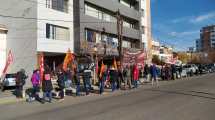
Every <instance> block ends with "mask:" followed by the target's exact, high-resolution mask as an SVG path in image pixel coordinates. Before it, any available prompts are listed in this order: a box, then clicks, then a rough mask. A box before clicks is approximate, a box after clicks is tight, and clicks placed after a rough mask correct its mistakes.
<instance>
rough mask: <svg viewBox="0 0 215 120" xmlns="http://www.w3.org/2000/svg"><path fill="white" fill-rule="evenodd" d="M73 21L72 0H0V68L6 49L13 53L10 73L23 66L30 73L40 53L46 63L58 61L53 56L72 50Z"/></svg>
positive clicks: (36, 63) (1, 67) (3, 64)
mask: <svg viewBox="0 0 215 120" xmlns="http://www.w3.org/2000/svg"><path fill="white" fill-rule="evenodd" d="M73 22H74V21H73V0H1V4H0V25H1V26H0V71H2V69H3V67H4V66H5V61H6V54H7V53H8V51H9V50H12V53H13V56H14V62H13V64H12V65H11V66H10V67H9V72H10V73H14V72H17V71H18V70H20V69H21V68H24V69H25V70H26V71H27V73H28V75H31V73H32V70H33V69H36V68H37V67H38V54H39V53H40V52H43V53H44V55H45V57H46V58H47V59H50V60H49V63H47V64H49V65H50V64H52V63H50V62H53V63H54V64H53V65H56V64H59V63H57V61H54V60H53V59H63V58H62V56H63V55H64V54H63V53H66V52H67V50H68V49H71V51H73V47H74V44H73V43H74V41H73V39H74V38H73V33H74V32H73ZM6 31H7V32H6ZM58 56H61V57H58ZM0 74H1V72H0Z"/></svg>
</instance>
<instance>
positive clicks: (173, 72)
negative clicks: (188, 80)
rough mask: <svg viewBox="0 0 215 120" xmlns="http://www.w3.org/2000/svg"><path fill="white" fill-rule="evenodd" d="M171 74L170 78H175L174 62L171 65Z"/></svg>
mask: <svg viewBox="0 0 215 120" xmlns="http://www.w3.org/2000/svg"><path fill="white" fill-rule="evenodd" d="M171 76H172V80H175V78H176V67H175V65H174V64H172V65H171Z"/></svg>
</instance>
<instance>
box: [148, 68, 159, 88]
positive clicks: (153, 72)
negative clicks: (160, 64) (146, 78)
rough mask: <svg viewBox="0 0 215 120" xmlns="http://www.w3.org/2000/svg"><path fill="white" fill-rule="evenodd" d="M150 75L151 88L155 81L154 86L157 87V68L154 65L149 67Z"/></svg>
mask: <svg viewBox="0 0 215 120" xmlns="http://www.w3.org/2000/svg"><path fill="white" fill-rule="evenodd" d="M150 73H151V80H152V86H153V85H154V82H155V81H156V84H157V86H158V79H157V67H156V65H155V64H152V65H151V67H150Z"/></svg>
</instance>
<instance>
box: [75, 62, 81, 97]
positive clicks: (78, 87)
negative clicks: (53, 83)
mask: <svg viewBox="0 0 215 120" xmlns="http://www.w3.org/2000/svg"><path fill="white" fill-rule="evenodd" d="M79 72H80V71H79V69H78V67H77V66H76V67H75V68H74V81H75V85H76V96H80V91H81V87H80V73H79Z"/></svg>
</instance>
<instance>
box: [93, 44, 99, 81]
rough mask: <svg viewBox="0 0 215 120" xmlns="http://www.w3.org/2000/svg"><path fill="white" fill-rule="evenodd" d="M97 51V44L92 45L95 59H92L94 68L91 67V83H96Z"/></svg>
mask: <svg viewBox="0 0 215 120" xmlns="http://www.w3.org/2000/svg"><path fill="white" fill-rule="evenodd" d="M97 51H98V49H97V46H96V45H94V48H93V52H94V55H95V59H94V69H93V72H94V75H93V76H94V79H93V84H95V83H96V67H95V66H96V64H97Z"/></svg>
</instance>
